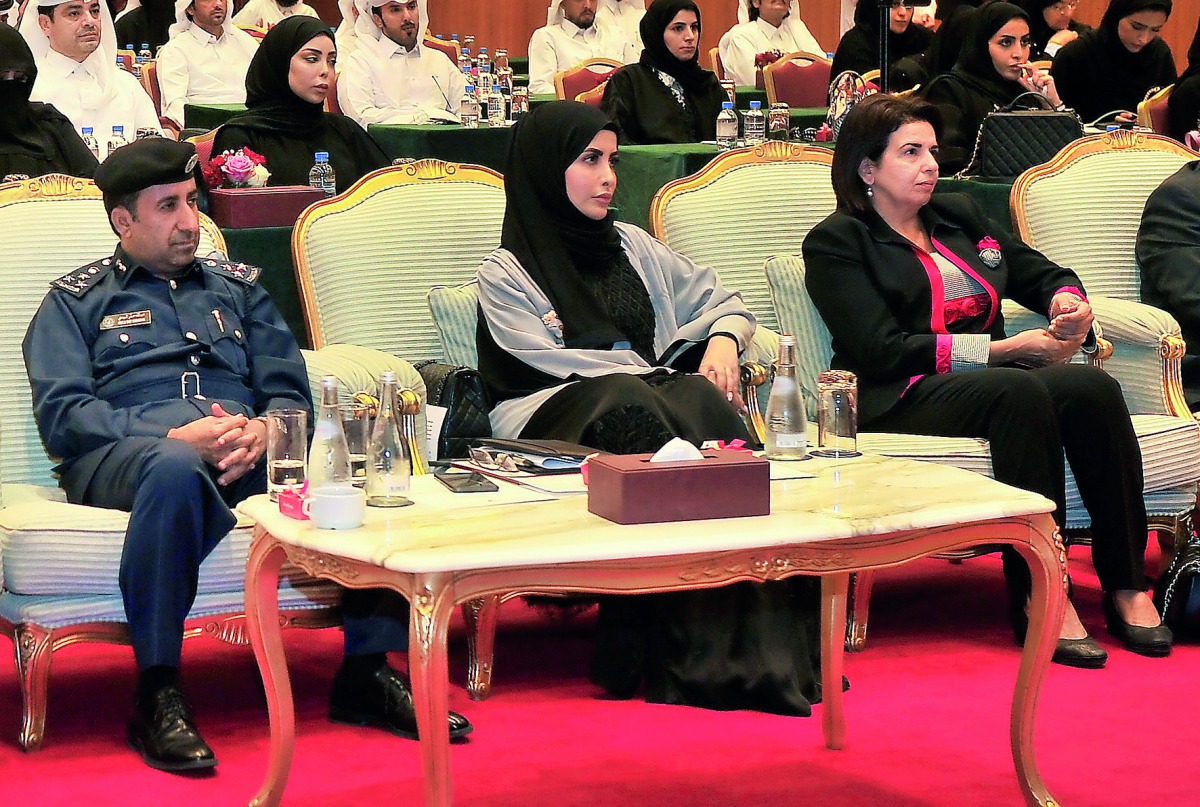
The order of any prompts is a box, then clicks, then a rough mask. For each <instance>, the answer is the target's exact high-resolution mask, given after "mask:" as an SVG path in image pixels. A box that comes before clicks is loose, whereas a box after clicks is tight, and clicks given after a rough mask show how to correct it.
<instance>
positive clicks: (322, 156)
mask: <svg viewBox="0 0 1200 807" xmlns="http://www.w3.org/2000/svg"><path fill="white" fill-rule="evenodd" d="M314 156H315V157H316V159H317V162H319V163H323V162H329V152H328V151H318V152H317V153H316V154H315V155H314Z"/></svg>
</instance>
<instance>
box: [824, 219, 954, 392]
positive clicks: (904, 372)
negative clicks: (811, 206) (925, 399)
mask: <svg viewBox="0 0 1200 807" xmlns="http://www.w3.org/2000/svg"><path fill="white" fill-rule="evenodd" d="M872 248H873V244H872V241H871V239H870V235H869V234H868V232H867V230H866V228H865V226H863V225H862V224H861V223H859V222H858V221H857V220H856V219H854V218H853V217H851V216H849V215H846V214H843V213H835V214H834V215H832V216H830V217H829V218H827V219H826V220H825V221H823V222H821V223H820V224H818V225H817V226H816V227H815V228H814V229H813V230H812V231H811V232H810V233H809V234H808V236H807V237H806V238H805V239H804V245H803V248H802V251H803V254H804V266H805V286H806V287H807V289H808V293H809V296H811V297H812V300H813V303H814V304H815V305H816V307H817V311H819V312H820V314H821V319H823V320H824V321H825V325H826V327H828V328H829V332H830V334H831V335H832V336H833V344H834V351H835V352H837V353H839V354H843V355H846V356H848V357H849V358H850V360H851V362H852V363H853V364H854V366H855V367H856V368H857V369H858V372H859V373H860V374H861V375H867V376H869V377H872V378H873V379H874V380H876V381H878V382H883V381H891V380H895V379H897V378H907V377H910V376H914V375H926V374H932V373H936V372H937V357H936V351H937V337H936V336H935V335H933V334H931V333H909V332H906V331H905V330H903V328H901V326H900V323H899V322H898V321H897V320H896V318H895V316H893V314H892V311H891V310H890V308H889V307H888V304H887V301H886V300H885V298H884V296H883V294H882V292H881V290H880V287H879V286H878V285H877V284H876V283H875V280H874V278H873V277H872V276H871V265H872V262H871V260H870V257H869V256H870V251H871V250H872Z"/></svg>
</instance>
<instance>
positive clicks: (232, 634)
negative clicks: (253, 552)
mask: <svg viewBox="0 0 1200 807" xmlns="http://www.w3.org/2000/svg"><path fill="white" fill-rule="evenodd" d="M101 198H103V194H102V193H101V192H100V189H99V188H97V187H96V185H95V183H94V182H93V181H92V180H90V179H81V178H79V177H72V176H67V175H65V174H46V175H44V176H41V177H35V178H32V179H27V180H21V181H18V182H9V183H4V184H0V208H4V207H8V206H10V205H16V204H31V203H40V202H54V201H57V200H63V199H97V200H98V199H101ZM200 230H201V232H202V235H203V237H206V238H208V239H209V240H210V242H211V244H212V245H213V246H214V247H215V248H216V249H218V250H220V251H221V252H222V253H226V254H227V247H226V244H225V237H224V235H222V233H221V230H220V228H219V227H217V226H216V224H215V223H214V222H213V221H212V219H210V218H209V217H208V216H206V215H204V214H203V213H201V214H200ZM113 239H114V241H113V243H114V244H115V243H116V236H115V235H114V236H113ZM97 257H100V256H97ZM47 481H49V479H47ZM0 588H2V586H0ZM280 620H281V624H282V626H283V627H285V628H291V627H296V628H326V627H334V626H336V625H340V624H341V615H340V610H339V609H337V608H318V609H312V610H296V611H285V612H281V613H280ZM0 635H4V636H7V637H8V638H9V639H10V640H11V641H12V643H13V650H14V654H15V660H16V667H17V677H18V685H19V688H20V692H21V701H22V710H21V727H20V731H19V734H18V744H19V745H20V747H21V749H22V750H23V751H27V752H30V751H37V750H39V749H40V748H41V746H42V741H43V739H44V737H45V729H46V713H47V708H48V703H49V697H48V696H49V687H50V669H51V662H52V660H53V655H54V653H55V652H56V651H58V650H61V649H62V648H64V647H70V646H71V645H75V644H83V643H96V642H101V643H105V644H117V645H128V644H130V639H129V631H128V628H127V627H126V625H125V623H123V622H107V621H87V620H85V621H80V622H77V623H75V624H70V625H64V626H60V627H57V628H46V627H43V626H42V625H38V624H34V623H29V622H11V621H9V620H8V619H5V618H3V617H0ZM196 636H208V637H211V638H214V639H218V640H220V641H223V642H226V643H228V644H231V645H244V646H247V647H248V646H249V645H250V637H249V634H248V633H247V631H246V617H245V614H244V613H243V612H236V613H227V614H214V615H211V616H206V617H203V618H199V619H193V620H189V621H188V622H187V623H186V625H185V630H184V638H185V639H187V638H194V637H196Z"/></svg>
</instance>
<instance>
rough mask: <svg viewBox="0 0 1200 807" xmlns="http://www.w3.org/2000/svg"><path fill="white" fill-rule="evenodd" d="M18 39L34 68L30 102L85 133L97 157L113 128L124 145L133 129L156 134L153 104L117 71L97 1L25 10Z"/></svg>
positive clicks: (112, 39) (68, 0)
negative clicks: (90, 136) (94, 143)
mask: <svg viewBox="0 0 1200 807" xmlns="http://www.w3.org/2000/svg"><path fill="white" fill-rule="evenodd" d="M28 12H29V13H27V14H25V16H24V17H23V18H22V19H21V28H20V31H21V34H22V36H24V37H25V41H26V42H27V43H29V49H30V50H31V51H33V56H34V60H35V62H36V64H37V81H35V82H34V85H33V94H32V96H31V98H32V99H33V100H35V101H44V102H46V103H50V104H53V105H54V108H55V109H57V110H58V111H59V112H61V113H62V114H64V115H66V116H67V118H68V119H69V120H70V121H71V124H72V125H73V126H74V127H75V128H76V129H77V130H82V129H83V128H84V127H89V126H90V127H91V128H92V130H93V132H94V133H95V136H96V140H97V141H98V142H99V143H100V154H101V156H105V155H106V154H107V150H106V144H107V142H108V140H109V138H110V137H111V136H112V132H113V127H114V126H122V127H124V135H125V139H126V140H127V141H128V140H133V139H134V137H136V135H137V132H138V130H139V129H149V130H152V131H154V132H156V133H158V134H162V129H161V128H159V124H158V114H157V113H156V112H155V111H154V102H153V101H151V100H150V96H149V95H147V94H146V91H145V90H143V89H142V85H141V84H140V83H139V82H138V80H137V79H136V78H134V77H133V76H132V75H131V74H129V73H126V72H125V71H124V70H122V69H120V68H119V67H117V38H116V34H115V33H114V31H113V23H112V18H111V17H109V15H108V6H107V5H105V4H103V3H101V2H99V0H63V2H61V3H52V4H50V5H44V6H36V7H34V6H32V5H31V6H30V7H29V9H28Z"/></svg>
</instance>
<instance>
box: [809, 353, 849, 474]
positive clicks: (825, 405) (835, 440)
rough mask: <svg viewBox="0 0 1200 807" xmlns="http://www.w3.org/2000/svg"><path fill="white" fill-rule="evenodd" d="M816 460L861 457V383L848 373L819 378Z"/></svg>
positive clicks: (843, 371) (837, 373)
mask: <svg viewBox="0 0 1200 807" xmlns="http://www.w3.org/2000/svg"><path fill="white" fill-rule="evenodd" d="M811 453H812V454H813V455H814V456H817V457H833V458H835V459H840V458H843V457H858V456H861V452H859V450H858V379H857V378H856V377H855V375H854V373H851V372H847V371H845V370H826V371H825V372H823V373H821V374H820V375H819V376H817V447H816V448H815V449H813V451H812V452H811Z"/></svg>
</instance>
